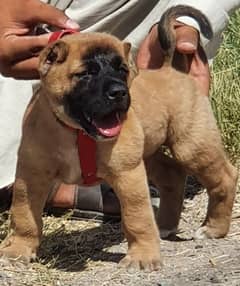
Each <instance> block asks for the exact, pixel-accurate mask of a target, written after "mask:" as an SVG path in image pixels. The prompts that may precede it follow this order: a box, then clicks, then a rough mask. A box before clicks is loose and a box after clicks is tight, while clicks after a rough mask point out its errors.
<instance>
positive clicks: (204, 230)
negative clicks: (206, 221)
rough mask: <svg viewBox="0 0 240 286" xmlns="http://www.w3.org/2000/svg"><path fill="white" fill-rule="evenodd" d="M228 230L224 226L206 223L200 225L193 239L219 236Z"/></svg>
mask: <svg viewBox="0 0 240 286" xmlns="http://www.w3.org/2000/svg"><path fill="white" fill-rule="evenodd" d="M227 232H228V229H226V228H215V227H211V226H208V225H204V226H202V227H200V228H199V229H198V230H197V231H196V232H195V235H194V239H206V238H221V237H224V236H225V235H226V234H227Z"/></svg>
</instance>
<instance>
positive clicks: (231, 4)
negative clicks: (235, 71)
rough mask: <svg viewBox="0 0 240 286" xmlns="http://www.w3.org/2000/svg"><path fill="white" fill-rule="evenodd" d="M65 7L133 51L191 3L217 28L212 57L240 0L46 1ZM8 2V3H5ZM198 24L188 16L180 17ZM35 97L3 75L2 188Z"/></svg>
mask: <svg viewBox="0 0 240 286" xmlns="http://www.w3.org/2000/svg"><path fill="white" fill-rule="evenodd" d="M43 1H44V2H47V3H50V4H51V5H54V6H56V7H58V8H59V9H62V10H65V9H66V14H67V15H68V16H69V17H71V18H72V19H74V20H76V21H77V22H78V23H79V24H80V27H81V30H82V31H104V32H109V33H112V34H114V35H116V36H118V37H120V38H121V39H126V40H127V41H130V42H131V43H132V46H133V50H134V52H136V51H137V47H138V46H139V43H140V42H141V41H142V39H143V38H144V37H145V36H146V35H147V33H148V31H149V29H150V28H151V26H152V25H153V24H154V23H156V22H157V21H158V20H159V18H160V16H161V14H162V13H163V12H164V11H165V10H166V9H167V7H170V6H173V5H176V4H188V5H191V6H193V7H196V8H198V9H200V10H201V11H202V12H203V13H205V15H206V16H207V17H208V18H209V20H210V22H211V24H212V27H213V29H214V40H213V41H211V43H208V42H206V41H205V42H204V44H205V48H206V51H207V54H208V57H209V58H212V57H213V55H214V54H215V52H216V49H217V47H218V46H219V43H220V35H221V32H222V30H223V29H224V27H225V25H226V23H227V21H228V14H229V13H231V12H232V11H233V10H234V9H235V8H237V7H239V6H240V0H239V1H237V0H225V1H224V0H210V1H206V0H159V1H157V0H101V1H99V0H88V1H86V0H73V1H71V0H43ZM6 5H7V3H6ZM180 20H181V21H183V22H184V23H187V24H190V25H193V26H196V23H195V22H194V21H193V20H192V19H191V18H189V17H183V18H181V19H180ZM31 96H32V82H31V81H17V80H14V79H6V78H4V77H0V188H1V187H4V186H6V185H9V184H11V183H12V182H13V181H14V176H15V168H16V160H17V149H18V146H19V142H20V138H21V125H22V118H23V114H24V110H25V108H26V106H27V104H28V102H29V100H30V98H31Z"/></svg>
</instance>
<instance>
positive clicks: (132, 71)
mask: <svg viewBox="0 0 240 286" xmlns="http://www.w3.org/2000/svg"><path fill="white" fill-rule="evenodd" d="M123 48H124V55H125V58H126V60H127V62H128V67H129V71H130V74H129V84H130V83H131V82H132V80H133V79H134V78H135V77H136V76H137V75H138V68H137V66H136V63H135V61H134V59H133V55H132V53H131V44H130V43H128V42H124V43H123Z"/></svg>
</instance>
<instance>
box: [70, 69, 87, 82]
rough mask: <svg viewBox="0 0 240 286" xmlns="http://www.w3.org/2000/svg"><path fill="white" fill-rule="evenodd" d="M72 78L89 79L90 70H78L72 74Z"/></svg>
mask: <svg viewBox="0 0 240 286" xmlns="http://www.w3.org/2000/svg"><path fill="white" fill-rule="evenodd" d="M72 78H73V79H76V80H87V79H88V78H89V74H88V71H86V70H85V71H82V72H76V73H74V74H72Z"/></svg>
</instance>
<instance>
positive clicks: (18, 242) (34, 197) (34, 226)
mask: <svg viewBox="0 0 240 286" xmlns="http://www.w3.org/2000/svg"><path fill="white" fill-rule="evenodd" d="M48 191H50V186H49V182H47V181H46V180H44V179H43V180H42V181H40V180H39V179H38V178H37V177H35V178H34V177H33V178H31V180H30V179H29V178H28V180H26V178H24V179H22V178H17V179H16V181H15V183H14V192H13V202H12V206H11V210H10V211H11V226H10V233H9V235H8V236H7V237H6V238H5V240H4V241H3V242H2V244H1V247H0V254H1V255H2V256H6V257H8V258H14V259H16V258H17V259H20V260H21V261H23V262H25V263H28V262H30V260H31V259H33V258H35V257H36V252H37V249H38V246H39V244H40V239H41V235H42V210H43V207H44V204H45V202H46V199H47V196H48Z"/></svg>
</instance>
